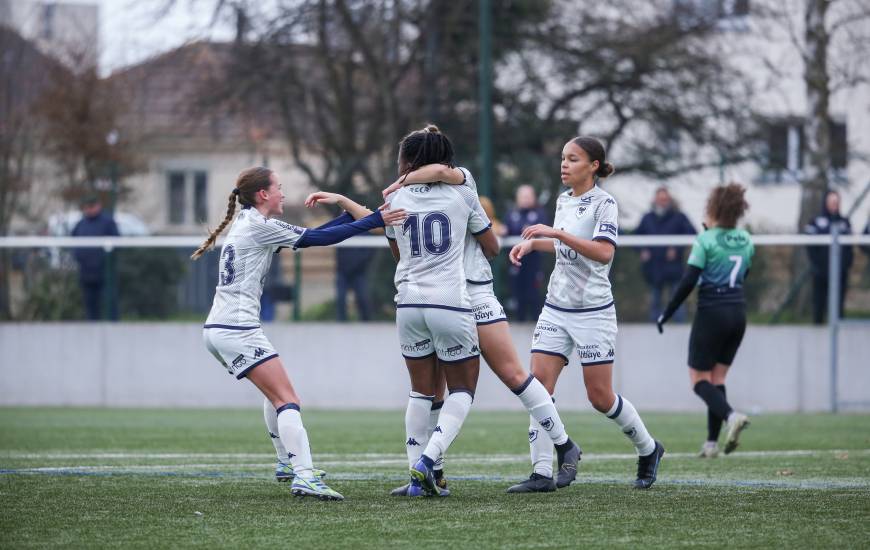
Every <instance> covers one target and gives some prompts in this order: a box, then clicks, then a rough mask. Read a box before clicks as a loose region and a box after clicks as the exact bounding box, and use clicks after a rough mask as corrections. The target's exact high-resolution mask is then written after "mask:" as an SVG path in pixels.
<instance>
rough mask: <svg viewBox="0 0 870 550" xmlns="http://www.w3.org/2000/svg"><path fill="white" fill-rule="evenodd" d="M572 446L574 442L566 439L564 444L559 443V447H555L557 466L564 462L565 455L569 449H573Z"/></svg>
mask: <svg viewBox="0 0 870 550" xmlns="http://www.w3.org/2000/svg"><path fill="white" fill-rule="evenodd" d="M573 446H574V442H573V441H571V438H570V437H569V438H568V439H566V440H565V442H564V443H561V444H559V445H555V447H556V455H557V457H558V459H559V464H561V463H562V462H563V461H564V460H565V453H567V452H568V450H570V449H571V447H573Z"/></svg>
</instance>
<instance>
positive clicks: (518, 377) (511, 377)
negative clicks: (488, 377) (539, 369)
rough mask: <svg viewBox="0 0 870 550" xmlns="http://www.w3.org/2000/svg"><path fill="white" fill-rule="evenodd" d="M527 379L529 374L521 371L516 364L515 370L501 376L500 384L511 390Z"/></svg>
mask: <svg viewBox="0 0 870 550" xmlns="http://www.w3.org/2000/svg"><path fill="white" fill-rule="evenodd" d="M528 379H529V373H527V372H526V371H524V370H523V368H522V367H521V366H520V365H519V364H517V365H515V368H512V369H510V371H508V372H507V373H506V374H505V375H503V376H502V382H504V384H505V385H506V386H507V387H509V388H512V389H516V388H519V387H520V386H522V385H523V384H525V383H526V381H527V380H528Z"/></svg>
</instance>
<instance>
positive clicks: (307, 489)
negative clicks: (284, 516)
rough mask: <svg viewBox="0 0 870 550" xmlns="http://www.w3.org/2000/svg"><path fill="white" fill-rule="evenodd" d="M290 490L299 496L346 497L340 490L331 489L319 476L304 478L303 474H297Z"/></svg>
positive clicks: (338, 498)
mask: <svg viewBox="0 0 870 550" xmlns="http://www.w3.org/2000/svg"><path fill="white" fill-rule="evenodd" d="M290 492H291V493H293V495H294V496H297V497H315V498H318V499H320V500H344V497H343V496H341V494H340V493H339V492H338V491H334V490H333V489H330V488H329V486H328V485H327V484H326V483H324V482H323V481H322V480H321V479H320V478H319V477H311V478H310V479H304V478H302V477H301V476H296V477H295V478H294V479H293V485H291V486H290Z"/></svg>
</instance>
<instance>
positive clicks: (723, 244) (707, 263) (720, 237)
mask: <svg viewBox="0 0 870 550" xmlns="http://www.w3.org/2000/svg"><path fill="white" fill-rule="evenodd" d="M753 254H755V246H754V245H753V244H752V238H751V236H750V235H749V233H748V232H747V231H746V230H744V229H724V228H720V227H714V228H712V229H708V230H706V231H704V232H703V233H701V234H700V235H698V237H697V238H696V239H695V243H694V244H693V245H692V253H691V254H690V255H689V265H691V266H694V267H697V268H698V269H700V270H701V277H700V279H699V281H698V287H699V288H698V307H705V306H711V305H718V304H725V303H743V302H744V297H743V280H744V279H745V278H746V272H747V271H749V266H750V265H751V263H752V256H753Z"/></svg>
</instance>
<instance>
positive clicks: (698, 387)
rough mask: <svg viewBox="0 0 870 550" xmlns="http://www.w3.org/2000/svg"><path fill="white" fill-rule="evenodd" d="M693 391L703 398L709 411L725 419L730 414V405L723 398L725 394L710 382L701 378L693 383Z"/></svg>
mask: <svg viewBox="0 0 870 550" xmlns="http://www.w3.org/2000/svg"><path fill="white" fill-rule="evenodd" d="M695 393H697V394H698V396H699V397H700V398H701V399H703V400H704V402H705V403H706V404H707V407H708V408H709V409H710V412H712V413H713V414H715V415H716V416H718V417H719V418H721V419H722V420H725V419H726V418H728V415H729V414H731V405H729V404H728V401H727V400H726V399H725V394H724V393H722V392H721V391H719V389H718V388H717V387H716V386H714V385H713V384H711V383H710V382H707V381H706V380H701V381H700V382H698V383H697V384H695Z"/></svg>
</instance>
